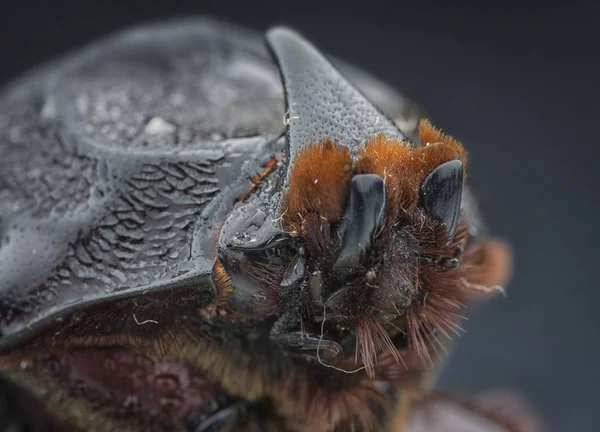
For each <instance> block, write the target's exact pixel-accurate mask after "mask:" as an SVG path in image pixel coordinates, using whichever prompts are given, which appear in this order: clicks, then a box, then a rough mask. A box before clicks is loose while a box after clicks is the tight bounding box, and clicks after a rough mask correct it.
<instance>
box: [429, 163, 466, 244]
mask: <svg viewBox="0 0 600 432" xmlns="http://www.w3.org/2000/svg"><path fill="white" fill-rule="evenodd" d="M462 187H463V164H462V162H461V161H460V160H452V161H450V162H446V163H443V164H441V165H439V166H438V167H437V168H435V169H434V170H433V171H431V172H430V173H429V175H428V176H427V177H425V180H423V182H422V183H421V189H420V202H421V206H422V207H423V208H424V209H425V211H426V212H427V213H429V215H431V216H432V217H434V218H435V219H438V220H439V221H441V222H442V223H443V224H444V225H445V227H446V231H447V233H448V239H449V240H448V241H449V242H451V241H452V240H453V239H454V234H455V233H456V224H457V223H458V218H459V216H460V203H461V199H462Z"/></svg>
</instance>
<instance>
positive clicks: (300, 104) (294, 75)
mask: <svg viewBox="0 0 600 432" xmlns="http://www.w3.org/2000/svg"><path fill="white" fill-rule="evenodd" d="M267 42H268V44H269V47H270V49H271V51H272V53H273V55H274V57H275V59H276V61H277V63H278V65H279V68H280V73H281V76H282V80H283V82H284V86H285V89H286V97H287V109H288V113H287V121H288V123H289V124H288V138H289V141H290V158H291V163H293V158H294V155H295V154H296V153H297V152H298V150H299V149H301V148H302V147H303V146H305V145H307V144H309V143H310V142H319V141H321V140H323V139H325V138H328V139H331V140H332V141H334V142H336V141H337V142H339V143H340V144H343V145H346V146H348V147H349V148H350V151H351V153H355V152H356V151H357V150H358V149H359V148H360V146H361V144H362V143H363V142H364V141H365V140H366V139H367V138H370V137H372V136H373V135H375V134H377V133H383V134H386V135H388V136H394V137H400V138H404V135H403V134H402V132H400V131H399V130H398V128H397V127H396V125H395V124H394V123H393V121H392V120H390V119H389V118H388V117H387V116H386V115H385V114H383V113H382V112H380V111H379V110H378V109H377V108H376V107H375V106H374V105H373V103H372V102H370V101H368V100H367V99H366V98H365V97H364V95H363V94H362V93H361V92H360V91H358V90H357V89H356V88H355V87H354V86H353V85H352V84H350V82H349V81H348V80H347V79H346V78H345V77H344V76H343V75H342V74H341V73H340V71H339V70H338V69H337V68H336V67H334V66H333V65H332V64H331V62H330V61H329V60H328V59H327V58H325V57H324V56H323V55H322V54H321V53H320V52H319V51H317V50H316V49H315V48H314V47H313V46H312V45H311V44H310V43H309V42H307V41H306V40H305V39H303V38H301V37H299V35H298V34H297V33H295V32H294V31H292V30H289V29H286V28H280V27H278V28H275V29H273V30H270V31H269V32H268V33H267Z"/></svg>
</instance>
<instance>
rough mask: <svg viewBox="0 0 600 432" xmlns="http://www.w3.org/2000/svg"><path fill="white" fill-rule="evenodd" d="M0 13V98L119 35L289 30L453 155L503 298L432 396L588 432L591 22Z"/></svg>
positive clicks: (350, 12) (322, 8) (593, 114)
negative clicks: (507, 272)
mask: <svg viewBox="0 0 600 432" xmlns="http://www.w3.org/2000/svg"><path fill="white" fill-rule="evenodd" d="M169 3H170V2H159V1H153V0H143V1H129V2H109V1H79V2H72V3H68V2H63V1H57V0H56V1H53V2H42V1H30V0H21V1H18V2H9V1H2V2H1V5H0V29H1V34H2V37H1V38H0V65H1V67H0V83H2V84H3V83H5V82H6V81H7V80H8V79H10V78H12V77H14V76H16V75H17V74H19V73H21V72H23V71H25V70H27V69H29V68H31V67H33V66H34V65H36V64H38V63H40V62H42V61H44V60H47V59H50V58H52V57H54V56H56V55H57V54H62V53H65V52H66V51H69V50H72V49H75V48H78V47H81V46H82V45H84V44H86V43H87V42H90V41H92V40H94V39H97V38H99V37H102V36H105V35H108V34H110V33H111V32H113V31H116V30H118V29H121V28H123V27H126V26H128V25H131V24H134V23H139V22H144V21H148V20H150V21H155V20H158V19H161V18H172V17H178V16H189V15H201V14H209V15H212V16H215V17H219V18H224V19H228V20H231V21H233V22H235V23H238V24H242V25H246V26H248V27H251V28H254V29H256V30H260V31H262V30H264V29H265V28H266V27H268V26H269V25H272V24H289V25H292V26H294V27H296V28H297V29H298V30H300V31H301V32H303V33H305V34H306V35H307V36H308V37H309V38H310V39H312V40H313V41H315V42H316V43H317V44H318V45H320V47H321V48H322V49H323V50H325V51H327V52H328V53H330V54H333V55H336V56H338V57H340V58H343V59H345V60H347V61H350V62H352V63H354V64H356V65H358V66H361V67H362V68H363V69H366V70H368V71H370V72H371V73H373V74H374V75H376V76H378V77H380V78H382V79H383V80H385V81H387V82H389V83H390V84H392V85H394V86H395V87H396V88H398V89H399V90H401V91H402V92H404V93H405V94H406V95H408V96H409V97H410V98H412V99H413V100H415V101H417V102H418V103H419V104H421V105H422V106H423V107H424V108H425V109H426V111H427V112H428V113H429V114H430V116H431V118H432V119H433V120H434V122H435V123H437V124H438V125H439V126H441V127H442V128H444V129H446V130H447V131H448V132H449V133H451V134H453V135H455V136H456V137H458V138H459V139H461V140H463V141H464V143H465V144H466V146H467V148H468V149H469V150H470V153H471V164H470V170H469V176H470V179H471V183H472V184H473V185H474V186H475V192H476V193H477V195H478V196H479V198H480V201H481V207H482V210H483V211H484V214H485V215H486V217H487V220H488V223H489V225H490V226H491V228H492V230H493V232H494V233H495V234H497V235H498V236H502V237H504V238H506V239H508V241H509V242H510V243H511V245H512V246H513V248H514V251H515V254H516V274H515V277H514V279H513V282H512V283H511V284H510V286H509V287H508V288H509V295H508V297H507V298H498V299H495V300H493V301H492V302H490V303H488V304H486V305H484V306H482V307H479V308H477V309H476V310H474V311H472V312H471V314H470V319H469V321H468V322H467V323H466V327H467V330H468V334H467V335H465V336H463V337H462V338H461V340H460V341H459V343H458V346H457V349H456V351H455V353H454V356H453V358H452V360H451V361H450V363H449V364H448V365H447V367H446V369H445V370H444V371H443V374H442V376H441V379H440V385H442V386H445V387H449V388H453V389H458V390H461V391H464V392H470V393H478V392H481V391H486V390H490V389H505V388H511V389H515V390H518V391H520V392H522V393H523V394H524V395H525V396H526V397H527V398H528V399H529V400H530V401H531V403H532V404H533V405H534V406H535V407H536V408H537V409H538V410H539V411H540V412H541V413H542V415H543V416H544V417H545V419H546V423H547V426H548V429H549V430H550V431H555V432H556V431H561V432H562V431H567V432H570V431H576V432H580V431H597V430H600V412H599V411H598V401H599V400H600V388H599V387H600V346H599V340H600V337H599V336H598V333H597V332H598V331H599V330H600V313H599V309H600V284H598V282H597V274H598V269H597V268H596V267H595V266H596V265H599V264H598V262H597V261H598V258H599V253H598V249H597V245H598V241H599V240H600V238H599V236H598V229H597V219H598V215H599V214H600V200H599V193H598V189H597V187H598V186H599V182H598V179H599V178H600V174H599V171H600V170H599V168H598V165H597V164H598V163H599V162H600V158H599V155H600V140H599V139H598V135H599V132H598V129H599V126H600V121H599V119H600V108H599V106H600V91H599V85H598V77H599V76H600V54H599V53H600V43H599V40H600V36H599V34H598V33H599V30H598V28H599V27H598V26H599V24H598V22H599V19H600V13H599V12H600V7H599V6H586V5H583V4H579V5H578V4H575V3H572V2H571V3H569V5H568V6H567V5H566V3H565V4H564V5H561V4H559V3H556V4H553V3H551V2H530V3H527V2H514V4H511V3H510V2H506V1H503V2H487V4H485V5H481V4H479V2H472V3H473V4H468V3H461V2H454V3H453V4H449V3H450V2H444V1H437V2H427V3H425V2H418V3H415V2H404V1H400V0H396V1H390V2H384V1H378V0H370V1H367V2H361V3H358V2H357V3H352V2H350V1H349V0H346V1H320V2H315V3H311V2H307V1H299V0H298V1H289V0H288V1H282V0H280V1H268V2H266V1H265V2H260V3H259V2H249V1H240V2H232V1H206V0H204V1H201V0H195V1H176V2H175V1H174V2H172V3H173V4H169Z"/></svg>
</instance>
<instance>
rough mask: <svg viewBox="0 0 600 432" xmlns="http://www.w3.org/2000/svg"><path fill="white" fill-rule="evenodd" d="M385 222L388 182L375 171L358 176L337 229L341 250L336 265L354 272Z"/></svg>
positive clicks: (338, 268)
mask: <svg viewBox="0 0 600 432" xmlns="http://www.w3.org/2000/svg"><path fill="white" fill-rule="evenodd" d="M384 221H385V182H384V181H383V179H382V178H381V177H379V176H378V175H375V174H358V175H355V176H354V177H353V178H352V183H351V185H350V197H349V199H348V205H347V207H346V211H345V213H344V216H343V217H342V222H341V224H340V230H339V231H338V233H339V235H340V237H341V243H342V249H341V251H340V254H339V256H338V258H337V260H336V262H335V264H334V265H333V268H334V269H336V270H348V271H351V269H352V268H353V267H355V266H356V265H358V264H359V263H360V260H361V258H362V257H363V256H364V254H365V252H366V250H367V249H368V247H369V246H370V245H371V244H372V243H373V240H374V239H375V238H376V237H377V235H378V234H379V232H380V230H381V228H382V227H383V224H384Z"/></svg>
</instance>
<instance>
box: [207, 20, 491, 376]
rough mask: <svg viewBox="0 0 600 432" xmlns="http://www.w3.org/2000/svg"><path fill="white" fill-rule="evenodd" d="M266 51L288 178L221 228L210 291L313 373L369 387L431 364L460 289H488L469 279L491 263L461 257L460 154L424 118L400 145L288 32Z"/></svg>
mask: <svg viewBox="0 0 600 432" xmlns="http://www.w3.org/2000/svg"><path fill="white" fill-rule="evenodd" d="M268 42H269V44H270V47H271V50H272V52H273V54H274V56H275V58H276V59H277V61H278V63H279V66H280V69H281V74H282V78H283V83H284V86H285V89H286V95H287V104H288V107H293V110H292V111H291V117H290V119H289V123H288V133H287V137H288V146H289V154H288V162H287V173H286V176H285V181H284V182H283V185H282V190H281V191H280V193H279V194H277V195H270V196H266V195H264V194H263V195H261V194H258V195H257V196H256V197H250V198H249V199H248V200H247V201H246V202H244V203H242V204H241V205H240V206H239V207H238V208H236V209H235V210H234V211H233V213H232V214H231V215H230V216H229V218H228V219H227V220H226V221H225V223H224V225H223V228H222V230H221V233H220V241H219V254H220V260H219V262H218V265H217V270H218V271H217V274H218V275H219V280H217V285H218V286H220V290H221V291H222V292H225V291H227V292H231V293H232V297H234V298H237V299H240V298H244V299H245V300H244V302H242V303H243V304H244V305H245V306H244V310H245V311H246V312H249V313H254V314H255V315H257V316H261V317H262V318H264V319H271V320H272V321H273V322H274V325H273V329H272V333H271V336H272V337H273V338H274V339H275V340H276V341H277V342H279V343H280V344H281V345H283V347H284V348H286V349H291V350H298V349H300V351H302V353H303V354H304V355H307V353H310V355H312V356H313V357H314V358H316V359H317V360H318V361H319V362H320V363H321V364H323V361H322V357H327V358H328V359H329V360H330V361H331V362H332V363H333V364H335V365H337V366H339V367H340V368H344V367H346V366H348V364H352V367H351V368H352V369H356V368H359V369H362V368H364V369H366V372H367V374H368V376H370V377H372V378H373V377H377V376H384V375H390V374H391V375H393V374H394V372H393V371H390V370H386V369H385V368H386V367H389V364H388V363H386V362H383V363H384V364H386V365H387V366H385V367H383V366H382V367H379V368H378V364H379V360H378V359H380V358H386V357H389V356H390V355H391V357H393V358H394V359H395V361H396V367H406V364H404V365H402V363H403V362H404V360H403V358H402V355H403V354H402V353H403V352H404V353H406V352H407V351H415V352H417V353H418V354H419V355H420V357H421V358H422V359H424V360H427V361H429V362H432V361H433V360H434V358H433V357H432V353H431V352H430V351H431V350H434V351H437V350H438V348H439V346H437V345H440V344H441V342H440V341H439V340H438V336H440V335H444V336H449V335H450V334H452V333H458V331H459V330H460V327H459V326H458V324H456V323H455V317H457V316H458V312H459V309H460V308H461V307H462V306H464V305H465V304H466V302H467V300H468V297H469V290H470V289H472V288H473V287H476V286H480V285H481V284H489V283H496V282H500V281H493V280H481V274H485V273H486V269H485V267H486V266H488V265H490V262H484V261H482V257H481V251H480V250H477V248H473V247H469V246H471V243H472V241H470V239H469V234H468V223H469V222H468V216H467V215H465V214H463V213H461V198H462V190H463V182H464V179H465V174H464V168H465V165H466V152H465V150H464V149H463V147H462V145H461V144H460V143H459V142H458V141H457V140H455V139H453V138H452V137H449V136H447V135H445V134H443V133H441V132H440V131H439V130H437V129H436V128H434V127H433V126H432V125H431V123H429V122H428V121H426V120H422V121H421V123H420V126H419V140H420V146H419V145H416V144H415V143H413V142H411V141H410V140H409V139H407V138H406V137H405V136H404V134H403V133H402V132H401V131H400V130H398V129H397V128H396V127H395V126H394V125H393V124H392V123H391V122H390V121H389V120H388V119H387V118H385V116H383V115H382V114H381V113H380V112H379V111H378V110H377V108H375V107H374V106H372V105H371V104H370V103H369V102H368V101H366V100H365V99H364V97H363V96H362V95H361V94H360V93H358V91H357V90H355V89H354V88H353V87H352V86H351V84H350V83H348V82H347V81H346V80H345V79H344V78H343V77H342V76H341V75H340V74H339V72H337V70H335V69H334V68H333V66H331V65H330V64H329V63H328V61H327V60H326V59H325V58H324V57H323V56H322V55H321V54H320V53H318V52H317V51H316V50H315V49H314V48H313V47H312V46H311V45H310V44H308V43H307V42H306V41H304V40H303V39H301V38H300V37H299V36H298V35H296V34H294V33H293V32H290V31H288V30H283V29H276V30H273V31H271V32H270V33H269V36H268ZM315 94H316V96H315ZM331 106H335V107H336V111H334V112H331V111H330V109H331ZM267 181H268V179H267ZM492 249H493V248H492ZM498 264H499V263H498V262H496V263H494V265H498ZM238 304H239V303H238ZM292 335H295V336H292ZM310 341H312V342H310ZM314 341H318V342H316V343H315V342H314ZM352 358H353V359H354V361H351V359H352Z"/></svg>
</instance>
